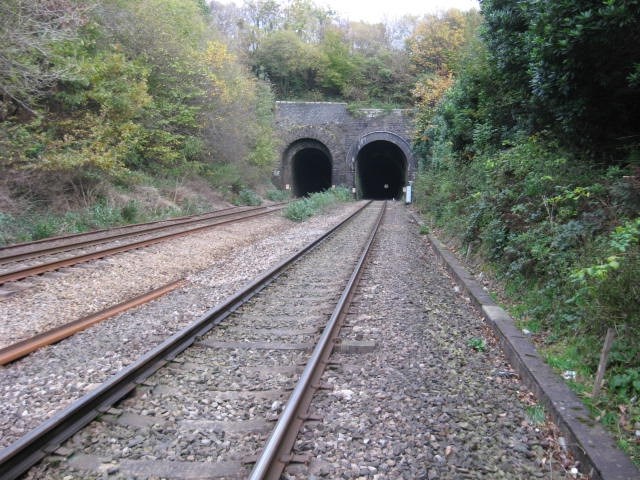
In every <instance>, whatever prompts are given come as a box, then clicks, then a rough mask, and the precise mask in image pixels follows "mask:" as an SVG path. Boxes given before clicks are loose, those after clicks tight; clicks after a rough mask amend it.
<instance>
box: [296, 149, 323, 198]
mask: <svg viewBox="0 0 640 480" xmlns="http://www.w3.org/2000/svg"><path fill="white" fill-rule="evenodd" d="M331 170H332V168H331V158H330V156H329V155H327V153H326V152H324V151H323V150H321V149H319V148H314V147H306V148H303V149H301V150H299V151H298V152H296V153H295V155H294V156H293V158H292V159H291V173H292V176H293V194H294V195H295V196H296V197H305V196H307V195H310V194H312V193H317V192H323V191H325V190H328V189H330V188H331Z"/></svg>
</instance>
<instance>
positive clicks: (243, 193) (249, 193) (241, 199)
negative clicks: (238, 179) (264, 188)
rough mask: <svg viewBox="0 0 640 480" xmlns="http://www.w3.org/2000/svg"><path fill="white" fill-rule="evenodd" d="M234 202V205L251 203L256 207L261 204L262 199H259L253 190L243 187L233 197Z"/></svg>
mask: <svg viewBox="0 0 640 480" xmlns="http://www.w3.org/2000/svg"><path fill="white" fill-rule="evenodd" d="M234 203H235V204H236V205H251V206H254V207H257V206H258V205H261V204H262V199H260V197H259V196H258V194H257V193H256V192H254V191H253V190H250V189H248V188H243V189H242V190H240V192H239V193H238V195H237V196H236V198H235V199H234Z"/></svg>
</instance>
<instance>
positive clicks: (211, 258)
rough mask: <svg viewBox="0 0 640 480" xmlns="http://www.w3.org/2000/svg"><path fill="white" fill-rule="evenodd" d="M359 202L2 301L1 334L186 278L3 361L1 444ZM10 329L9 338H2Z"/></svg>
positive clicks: (51, 282) (19, 334)
mask: <svg viewBox="0 0 640 480" xmlns="http://www.w3.org/2000/svg"><path fill="white" fill-rule="evenodd" d="M359 206H360V204H358V203H356V204H349V205H347V206H345V207H344V208H340V209H337V210H334V211H332V212H328V213H326V214H324V215H320V216H317V217H314V218H312V219H310V220H308V221H306V222H304V223H301V224H296V223H293V222H290V221H288V220H286V219H284V218H282V217H280V216H278V215H273V216H270V217H268V218H264V217H263V218H262V219H259V220H258V219H256V220H250V221H246V222H242V223H239V224H235V225H229V226H226V227H224V228H222V229H216V230H212V231H210V232H205V233H201V234H197V235H194V236H189V237H185V238H182V239H178V240H175V241H171V242H166V243H163V244H160V245H155V246H153V247H150V248H147V249H144V250H139V251H136V252H126V253H123V254H120V255H117V256H114V257H111V258H109V259H106V260H103V261H100V262H96V263H95V264H88V265H87V266H85V267H82V268H78V267H75V268H71V269H68V270H66V271H64V272H63V273H62V275H60V274H54V275H49V276H43V277H41V278H38V279H36V280H34V281H32V282H33V285H32V287H30V288H29V289H26V290H24V291H22V292H20V293H18V294H16V295H14V296H11V297H9V298H7V299H4V300H3V301H1V302H0V328H1V329H2V330H0V338H2V339H3V342H7V343H12V342H13V341H15V339H19V338H23V337H24V336H25V335H29V334H31V333H35V332H39V331H41V330H42V329H45V328H51V327H53V326H55V325H59V324H60V323H64V322H67V321H70V320H75V319H76V318H79V317H81V316H83V315H87V314H89V313H92V312H95V311H98V310H101V309H103V308H105V307H107V306H111V305H114V304H116V303H119V302H122V301H124V300H126V299H128V298H131V297H133V296H135V295H139V294H140V293H144V292H146V291H148V290H151V289H153V288H157V287H159V286H162V285H164V284H166V283H168V282H170V281H174V280H178V279H180V278H186V280H187V283H186V284H185V286H184V287H182V288H181V289H179V290H177V291H175V292H172V293H170V294H168V295H166V296H165V297H162V298H161V299H159V300H156V301H154V302H152V303H150V304H147V305H145V306H142V307H139V308H137V309H134V310H132V311H129V312H126V313H124V314H121V315H119V316H117V317H114V318H113V319H110V320H108V321H106V322H103V323H101V324H99V325H96V326H94V327H92V328H90V329H88V330H86V331H84V332H81V333H79V334H77V335H75V336H73V337H71V338H69V339H67V340H65V341H62V342H60V343H58V344H56V345H53V346H50V347H46V348H43V349H41V350H39V351H37V352H35V353H33V354H31V355H30V356H28V357H27V358H25V359H23V360H20V361H18V362H14V363H12V364H10V365H7V366H5V367H0V399H2V402H1V405H0V448H2V447H6V446H7V445H9V444H10V443H12V442H13V441H15V440H17V439H18V438H19V437H20V436H21V435H24V434H25V433H26V432H28V431H29V430H31V429H32V428H34V427H35V426H37V425H38V424H39V423H41V422H42V421H44V420H45V419H47V418H50V417H51V416H52V415H53V414H55V413H56V412H57V411H59V410H60V409H62V408H64V407H65V406H66V405H68V404H69V403H71V402H72V401H73V400H76V399H77V398H79V397H80V396H82V395H83V394H85V393H86V392H88V391H90V390H91V389H92V388H94V387H95V386H97V385H98V384H99V383H101V382H103V381H104V380H105V379H107V378H108V377H109V376H111V375H113V374H114V373H116V372H117V371H118V370H120V369H121V368H123V367H125V366H127V365H129V364H130V363H131V362H133V361H134V360H135V359H137V358H138V357H139V356H140V355H141V354H143V353H145V352H146V351H148V350H150V349H151V348H153V347H154V346H155V345H157V344H158V343H160V342H161V341H163V340H164V339H165V338H167V337H168V336H169V335H171V334H173V333H175V332H176V331H177V330H179V329H180V328H182V327H184V326H186V325H188V324H189V323H190V322H192V321H193V320H195V319H196V318H197V317H198V316H200V315H201V314H202V313H204V312H205V311H206V310H208V309H209V308H211V307H212V306H214V305H216V304H218V303H219V302H220V301H222V300H223V299H225V298H226V297H228V296H229V295H231V294H232V293H234V292H235V291H237V290H238V289H239V288H241V287H242V286H243V285H245V284H246V283H247V282H248V281H250V280H251V279H253V278H254V277H256V276H258V275H259V274H260V273H262V272H265V271H266V270H268V269H269V268H270V267H271V266H273V265H274V264H276V263H278V262H279V261H281V260H282V259H283V258H285V257H287V256H288V255H290V254H291V253H293V252H295V251H296V250H298V249H299V248H301V247H302V246H304V245H306V244H307V243H309V242H310V241H312V240H313V239H315V238H316V237H317V236H319V235H320V234H322V233H324V232H325V231H327V230H328V229H330V228H331V227H333V226H334V225H335V224H337V223H338V222H339V221H341V220H342V219H344V218H346V217H347V216H348V215H349V214H351V213H352V212H353V211H354V210H355V209H357V208H358V207H359ZM7 339H13V340H11V341H8V340H7Z"/></svg>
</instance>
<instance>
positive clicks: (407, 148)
mask: <svg viewBox="0 0 640 480" xmlns="http://www.w3.org/2000/svg"><path fill="white" fill-rule="evenodd" d="M379 141H382V142H389V143H392V144H394V145H395V146H396V147H398V148H399V149H400V150H401V151H402V153H403V154H404V158H405V161H406V169H407V180H411V181H412V180H414V179H415V174H416V172H417V169H418V166H417V160H416V158H415V156H414V155H413V149H412V148H411V143H410V142H409V140H407V139H406V138H404V137H403V136H401V135H398V134H397V133H393V132H389V131H372V132H368V133H364V134H362V135H361V136H360V138H359V139H358V141H357V142H356V143H355V144H353V145H352V146H351V148H350V149H349V154H348V158H347V163H348V165H349V169H350V171H351V173H352V177H353V179H354V182H355V170H356V159H357V158H358V153H360V151H361V150H362V149H363V148H364V147H365V146H367V145H369V144H370V143H373V142H379ZM354 186H355V185H354Z"/></svg>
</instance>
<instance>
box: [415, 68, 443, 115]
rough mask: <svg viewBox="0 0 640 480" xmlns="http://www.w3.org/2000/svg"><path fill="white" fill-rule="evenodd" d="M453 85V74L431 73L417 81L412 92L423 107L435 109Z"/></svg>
mask: <svg viewBox="0 0 640 480" xmlns="http://www.w3.org/2000/svg"><path fill="white" fill-rule="evenodd" d="M451 85H453V75H452V74H451V73H449V74H448V75H443V76H440V75H431V76H428V77H424V78H422V79H421V80H420V81H418V82H417V83H416V86H415V87H414V89H413V91H412V94H413V96H414V98H415V99H416V101H417V102H418V103H419V105H420V106H421V107H426V108H429V109H433V108H435V107H436V106H437V105H438V102H439V101H440V99H441V98H442V97H443V96H444V94H445V93H446V91H447V90H448V89H449V88H450V87H451Z"/></svg>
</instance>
